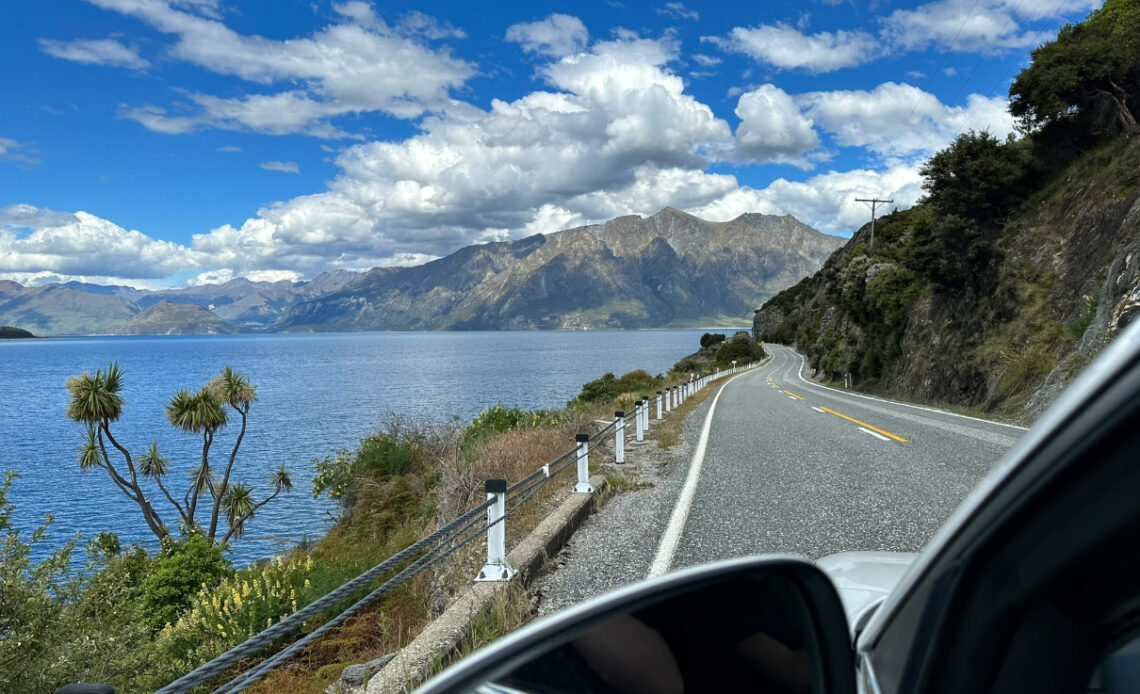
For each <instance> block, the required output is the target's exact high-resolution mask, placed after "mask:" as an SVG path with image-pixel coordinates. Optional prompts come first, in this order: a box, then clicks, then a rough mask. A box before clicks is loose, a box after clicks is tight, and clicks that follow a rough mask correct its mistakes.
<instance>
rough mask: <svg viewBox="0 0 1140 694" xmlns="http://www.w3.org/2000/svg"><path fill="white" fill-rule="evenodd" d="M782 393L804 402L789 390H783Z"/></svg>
mask: <svg viewBox="0 0 1140 694" xmlns="http://www.w3.org/2000/svg"><path fill="white" fill-rule="evenodd" d="M780 392H781V393H783V394H784V395H787V396H788V397H792V398H795V399H796V400H803V398H801V397H800V396H798V395H796V394H795V393H793V392H791V391H789V390H781V391H780Z"/></svg>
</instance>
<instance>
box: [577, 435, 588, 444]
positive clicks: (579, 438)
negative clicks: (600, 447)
mask: <svg viewBox="0 0 1140 694" xmlns="http://www.w3.org/2000/svg"><path fill="white" fill-rule="evenodd" d="M574 440H575V441H577V442H578V443H585V442H588V441H589V440H590V435H589V434H575V435H574Z"/></svg>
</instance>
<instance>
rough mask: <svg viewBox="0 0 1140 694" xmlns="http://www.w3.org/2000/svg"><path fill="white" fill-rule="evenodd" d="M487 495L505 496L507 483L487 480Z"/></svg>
mask: <svg viewBox="0 0 1140 694" xmlns="http://www.w3.org/2000/svg"><path fill="white" fill-rule="evenodd" d="M487 493H488V494H506V493H507V481H506V480H487Z"/></svg>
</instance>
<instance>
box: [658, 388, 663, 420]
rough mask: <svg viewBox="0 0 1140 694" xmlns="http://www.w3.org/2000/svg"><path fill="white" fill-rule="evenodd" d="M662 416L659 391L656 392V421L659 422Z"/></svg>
mask: <svg viewBox="0 0 1140 694" xmlns="http://www.w3.org/2000/svg"><path fill="white" fill-rule="evenodd" d="M662 417H663V415H662V414H661V391H657V420H658V421H661V419H662Z"/></svg>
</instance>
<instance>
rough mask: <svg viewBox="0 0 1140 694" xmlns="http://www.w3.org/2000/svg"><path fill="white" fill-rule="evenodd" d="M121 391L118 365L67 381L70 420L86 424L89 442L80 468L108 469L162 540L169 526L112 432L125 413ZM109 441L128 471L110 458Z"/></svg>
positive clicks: (81, 451) (81, 452)
mask: <svg viewBox="0 0 1140 694" xmlns="http://www.w3.org/2000/svg"><path fill="white" fill-rule="evenodd" d="M122 390H123V372H122V371H121V370H120V369H119V364H118V363H117V362H116V363H114V364H111V365H110V366H109V367H107V370H106V371H104V370H102V369H99V370H97V371H95V373H94V374H90V373H87V372H86V371H84V372H83V373H82V374H80V375H79V376H72V377H71V378H69V379H67V391H68V392H69V393H70V394H71V401H70V402H69V403H68V405H67V417H68V418H69V419H72V420H74V421H76V422H81V423H83V424H86V425H87V440H86V441H85V442H84V443H83V444H82V445H81V446H80V447H79V467H80V469H81V470H91V469H94V468H102V469H104V470H106V471H107V475H108V476H109V477H110V478H111V481H112V482H114V483H115V486H117V487H118V488H119V489H120V490H121V491H122V492H123V494H125V495H126V496H127V498H128V499H130V500H131V501H133V502H135V504H137V505H138V507H139V510H140V511H142V515H143V519H144V520H145V521H146V524H147V527H149V528H150V531H151V532H152V533H154V535H155V536H156V537H158V539H160V540H161V539H163V538H165V537H167V536H168V535H169V533H168V532H167V531H166V526H165V525H163V523H162V519H161V518H160V517H159V515H158V512H157V511H155V509H154V506H152V505H151V503H150V499H149V498H147V496H146V494H145V493H144V492H143V489H142V487H141V486H140V484H139V475H138V471H137V470H136V469H135V465H134V460H132V459H131V454H130V452H129V451H127V449H126V448H124V447H123V446H122V445H120V444H119V442H118V441H117V440H116V439H115V437H114V435H113V434H112V433H111V423H112V422H116V421H118V420H119V417H120V416H122V414H123V397H122V395H121V394H120V393H121V392H122ZM108 441H109V442H110V443H111V445H112V446H114V447H115V449H116V450H118V451H119V453H120V454H121V455H122V456H123V462H124V465H125V472H124V471H120V470H119V468H117V467H116V466H115V465H114V463H112V462H111V458H110V456H108V455H107V442H108Z"/></svg>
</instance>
